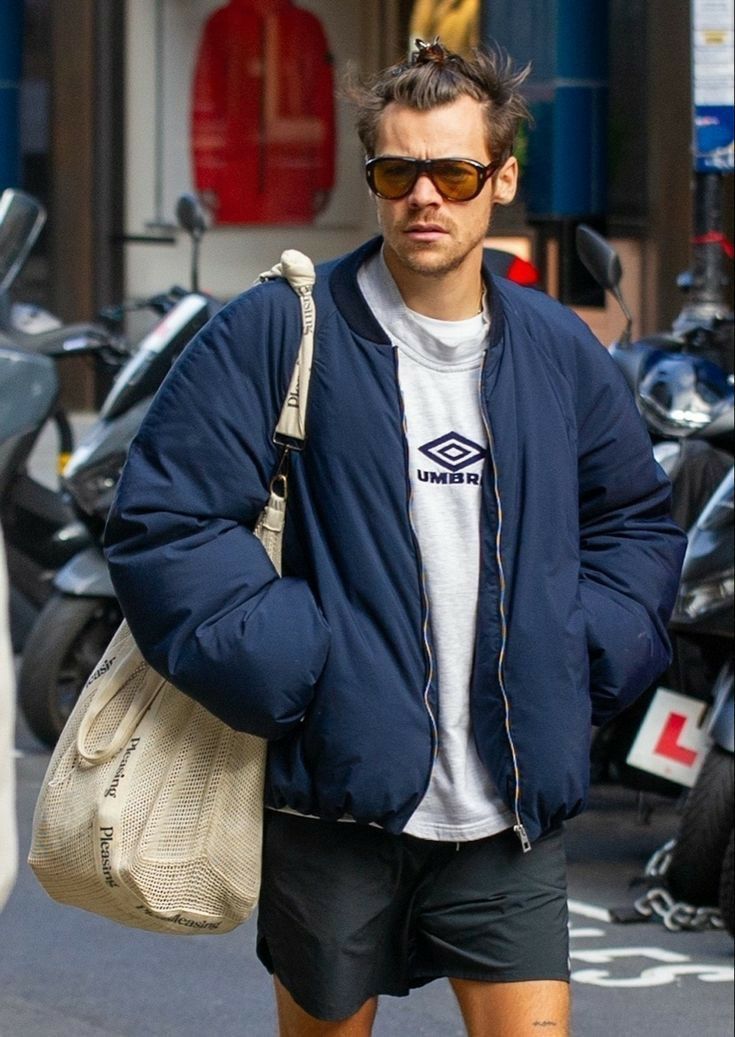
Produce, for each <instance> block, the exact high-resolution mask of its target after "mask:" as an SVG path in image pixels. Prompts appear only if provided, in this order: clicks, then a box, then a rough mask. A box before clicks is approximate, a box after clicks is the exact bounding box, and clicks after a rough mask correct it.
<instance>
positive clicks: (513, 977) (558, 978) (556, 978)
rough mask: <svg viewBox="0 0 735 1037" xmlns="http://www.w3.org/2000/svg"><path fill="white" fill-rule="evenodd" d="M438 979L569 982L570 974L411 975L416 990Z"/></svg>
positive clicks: (463, 972)
mask: <svg viewBox="0 0 735 1037" xmlns="http://www.w3.org/2000/svg"><path fill="white" fill-rule="evenodd" d="M437 979H448V980H452V979H467V980H471V981H474V982H476V983H557V982H558V983H569V982H570V975H569V973H568V972H564V973H563V974H561V975H549V974H544V975H538V974H535V973H530V974H529V975H527V976H519V975H518V973H517V972H515V973H513V974H504V973H503V974H496V975H493V976H488V974H487V972H479V971H477V972H473V971H472V970H471V969H467V970H464V971H462V972H455V971H453V972H435V973H434V972H432V973H428V972H424V973H421V974H419V975H415V976H412V977H411V989H412V990H415V989H417V988H418V987H423V986H426V984H427V983H433V982H434V980H437Z"/></svg>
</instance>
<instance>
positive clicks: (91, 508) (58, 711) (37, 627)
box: [18, 195, 221, 745]
mask: <svg viewBox="0 0 735 1037" xmlns="http://www.w3.org/2000/svg"><path fill="white" fill-rule="evenodd" d="M177 216H178V218H179V222H180V223H181V225H182V226H183V227H184V228H185V229H186V230H187V231H188V232H189V234H190V235H191V238H192V244H193V268H192V285H193V286H197V285H198V269H197V255H198V253H197V249H198V244H199V239H200V238H201V235H202V234H203V232H204V229H205V223H204V215H203V212H202V210H201V209H200V208H199V206H198V203H197V202H196V199H195V198H194V197H193V196H191V195H184V196H182V198H181V199H180V200H179V204H178V206H177ZM156 298H157V299H158V300H159V301H160V300H161V299H162V298H164V297H162V296H158V297H156ZM165 298H167V300H168V304H167V312H166V313H165V315H164V316H163V317H162V318H161V320H160V321H158V323H157V324H156V325H155V326H154V327H153V328H152V329H151V330H150V331H149V332H148V334H146V335H145V336H144V338H143V340H142V341H141V342H140V344H139V346H138V348H137V350H136V352H135V354H134V355H133V356H132V357H131V358H130V359H129V360H128V362H127V363H126V364H125V365H124V366H123V367H122V369H121V370H120V372H119V374H118V375H117V377H116V379H115V381H114V383H113V385H112V387H111V389H110V391H109V393H108V395H107V397H106V398H105V400H104V402H103V405H102V408H101V410H100V414H99V417H98V419H97V421H96V422H95V423H94V425H93V426H92V427H91V428H90V429H89V430H88V432H87V434H86V435H85V436H84V438H83V439H82V441H81V442H80V443H79V445H78V446H77V448H76V450H75V451H74V453H73V455H72V457H71V459H70V461H69V463H68V464H67V466H66V468H65V470H64V473H63V476H62V479H61V482H62V487H63V491H64V494H65V497H66V500H67V502H68V504H69V505H70V506H71V507H72V508H73V511H74V514H75V519H76V521H77V522H78V523H81V525H82V526H83V528H84V529H85V531H86V533H87V536H88V542H87V543H86V544H85V545H84V546H83V547H82V548H81V549H79V550H78V551H76V552H75V553H74V555H73V557H70V558H69V560H68V562H67V564H66V565H65V566H64V567H63V568H61V569H60V571H59V572H58V573H57V574H56V576H55V579H54V582H53V592H52V594H51V596H50V598H49V600H48V601H47V603H46V605H45V606H44V608H43V610H42V612H41V613H40V614H39V616H38V619H37V620H36V622H35V624H34V626H33V628H32V630H31V632H30V635H29V637H28V641H27V643H26V646H25V651H24V653H23V659H22V664H21V669H20V673H19V678H18V693H19V703H20V707H21V709H22V711H23V713H24V715H25V717H26V720H27V721H28V724H29V726H30V728H31V730H32V731H33V732H34V734H35V735H36V736H37V737H38V738H39V739H40V740H41V741H43V742H45V743H46V744H48V745H54V744H55V743H56V740H57V738H58V736H59V734H60V732H61V729H62V728H63V726H64V723H65V722H66V719H67V717H68V716H69V713H70V712H71V709H72V707H73V706H74V703H75V702H76V700H77V698H78V696H79V693H80V691H81V689H82V687H83V686H84V683H85V681H86V679H87V677H88V676H89V673H90V672H91V671H92V668H93V667H94V664H95V663H96V662H97V660H98V659H99V657H100V655H101V654H102V651H103V649H104V647H105V645H106V644H107V643H108V641H109V640H110V638H111V637H112V634H113V633H114V631H115V629H116V628H117V626H118V625H119V623H120V620H121V618H122V616H121V613H120V608H119V605H118V603H117V599H116V597H115V592H114V590H113V587H112V583H111V582H110V578H109V575H108V571H107V563H106V562H105V559H104V556H103V553H102V533H103V530H104V524H105V519H106V517H107V512H108V510H109V507H110V504H111V502H112V497H113V494H114V491H115V487H116V485H117V481H118V478H119V476H120V472H121V470H122V466H123V464H124V462H125V457H126V455H127V451H128V448H129V446H130V443H131V441H132V439H133V437H134V436H135V433H136V432H137V430H138V428H139V426H140V423H141V421H142V420H143V416H144V415H145V412H146V411H147V409H148V407H149V405H150V402H151V400H152V398H153V395H154V394H155V392H156V390H157V389H158V387H159V386H160V384H161V382H162V381H163V379H164V377H165V375H166V373H167V372H168V370H169V368H170V367H171V364H172V363H173V362H174V361H175V360H176V358H177V357H178V355H179V354H180V353H181V351H182V349H183V348H184V346H185V345H186V344H187V343H188V342H189V341H190V340H191V338H192V337H193V336H194V335H195V334H196V332H197V331H198V330H199V329H200V328H201V327H202V326H203V325H204V324H205V323H206V322H207V320H208V319H209V318H210V316H212V314H213V313H214V312H215V311H216V310H217V309H218V308H219V307H220V305H221V304H220V303H218V302H216V301H215V300H214V299H212V298H211V297H210V296H207V295H205V294H203V293H200V292H199V291H197V290H194V288H193V289H192V290H190V291H186V290H184V289H182V288H174V289H172V290H171V291H170V292H169V293H167V296H166V297H165Z"/></svg>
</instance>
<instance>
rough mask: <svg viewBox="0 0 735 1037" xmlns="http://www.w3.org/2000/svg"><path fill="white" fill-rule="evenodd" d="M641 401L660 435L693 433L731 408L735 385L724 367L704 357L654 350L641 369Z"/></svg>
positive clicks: (648, 418)
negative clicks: (734, 386)
mask: <svg viewBox="0 0 735 1037" xmlns="http://www.w3.org/2000/svg"><path fill="white" fill-rule="evenodd" d="M638 401H639V404H640V408H641V411H642V413H643V416H644V417H645V419H646V421H647V422H648V424H649V426H650V428H652V429H654V430H655V431H656V432H658V433H659V434H661V435H663V436H676V437H683V436H691V435H694V434H696V433H697V432H701V431H702V430H703V429H704V428H706V427H707V426H708V425H709V424H711V423H712V422H713V421H715V419H716V418H718V417H720V415H721V414H723V413H724V412H725V411H727V410H731V409H732V406H733V385H732V381H731V380H730V379H729V378H728V376H727V374H726V373H725V372H724V371H723V370H722V368H721V367H719V366H718V365H717V364H713V363H712V362H711V361H710V360H706V359H705V358H704V357H700V356H692V355H691V354H690V353H676V354H673V355H672V354H671V353H665V352H663V351H661V350H654V351H653V352H652V353H651V354H650V356H648V357H647V358H646V360H645V361H644V363H643V366H642V369H641V373H640V380H639V382H638Z"/></svg>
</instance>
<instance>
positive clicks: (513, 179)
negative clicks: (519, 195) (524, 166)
mask: <svg viewBox="0 0 735 1037" xmlns="http://www.w3.org/2000/svg"><path fill="white" fill-rule="evenodd" d="M517 189H518V160H517V159H516V157H515V156H514V155H511V156H510V158H509V159H507V161H506V162H505V163H504V164H503V165H502V166H501V167H500V169H499V170H498V172H497V173H496V174H495V176H494V177H493V201H494V202H495V203H496V205H510V203H511V202H512V201H513V199H514V198H515V196H516V191H517Z"/></svg>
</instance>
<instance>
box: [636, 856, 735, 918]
mask: <svg viewBox="0 0 735 1037" xmlns="http://www.w3.org/2000/svg"><path fill="white" fill-rule="evenodd" d="M675 845H676V840H675V839H669V841H668V842H666V843H664V844H663V846H660V847H659V848H658V850H656V852H655V853H654V854H653V855H652V856H651V858H650V859H649V861H648V863H647V864H646V870H645V872H644V875H645V877H646V878H647V879H651V880H655V879H658V880H663V879H664V877H665V875H666V872H667V871H668V868H669V865H670V864H671V855H672V853H673V850H674V846H675ZM633 906H634V907H635V909H636V911H637V912H638V914H640V915H642V916H643V917H644V918H652V917H653V915H657V916H658V917H659V918H660V919H662V921H663V923H664V925H665V926H666V928H667V929H668V930H669V931H670V932H679V931H681V930H682V929H686V930H691V931H694V932H702V931H703V930H705V929H724V927H725V925H724V922H723V921H722V917H721V915H720V912H719V911H718V910H717V908H714V907H694V905H693V904H686V903H684V902H683V901H681V900H675V899H674V897H673V896H672V895H671V893H670V892H669V891H668V889H666V888H665V886H662V885H659V884H657V883H654V884H652V885H651V888H650V889H648V890H647V891H646V892H645V893H644V894H643V896H642V897H639V898H638V899H637V900H636V901H635V904H634V905H633Z"/></svg>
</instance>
